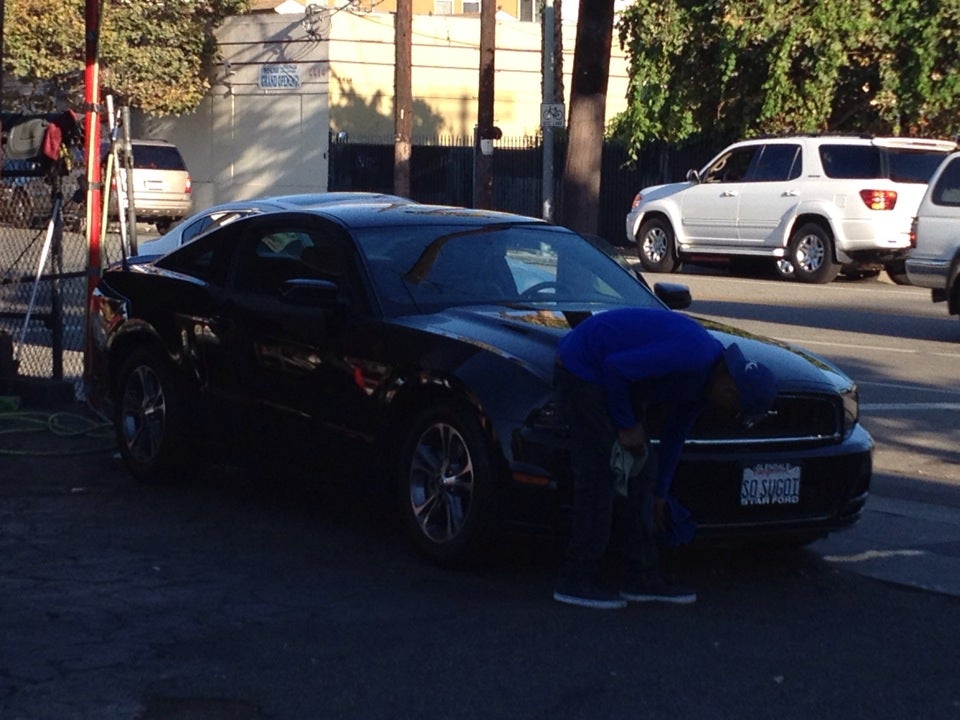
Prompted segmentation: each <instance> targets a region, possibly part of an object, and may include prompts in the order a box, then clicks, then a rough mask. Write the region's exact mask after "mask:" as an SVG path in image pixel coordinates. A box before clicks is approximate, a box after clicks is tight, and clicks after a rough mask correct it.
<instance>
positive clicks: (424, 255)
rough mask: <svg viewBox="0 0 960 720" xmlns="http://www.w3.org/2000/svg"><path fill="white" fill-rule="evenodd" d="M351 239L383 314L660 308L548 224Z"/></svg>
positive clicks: (597, 254) (394, 230) (611, 264)
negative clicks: (488, 307)
mask: <svg viewBox="0 0 960 720" xmlns="http://www.w3.org/2000/svg"><path fill="white" fill-rule="evenodd" d="M356 238H357V240H358V242H359V244H360V246H361V248H362V250H363V252H364V254H365V255H366V258H367V262H368V265H369V268H370V271H371V274H372V277H373V282H374V285H375V286H376V292H377V295H378V297H379V299H380V303H381V306H382V307H383V309H384V312H386V313H387V314H388V315H403V314H410V313H416V312H433V311H436V310H440V309H443V308H447V307H451V306H457V305H473V304H498V305H513V306H529V305H531V304H537V305H556V304H564V305H570V304H576V305H590V306H595V305H640V306H645V307H661V305H660V302H659V300H657V299H656V298H655V297H654V296H653V294H652V293H650V292H649V291H648V290H647V288H646V287H645V286H644V285H643V284H642V283H641V282H640V281H639V280H638V279H637V277H636V276H635V275H634V274H633V273H631V272H630V271H629V269H628V268H627V267H626V266H625V265H623V264H621V263H620V262H618V261H617V260H616V259H615V257H614V256H613V255H611V254H607V253H605V252H604V251H602V250H601V249H600V248H599V247H597V246H596V245H594V244H592V243H591V242H589V241H587V240H585V239H584V238H582V237H580V236H579V235H576V234H574V233H572V232H569V231H567V230H564V229H562V228H558V227H555V226H551V225H540V224H533V223H531V224H529V225H528V224H510V225H492V226H485V227H467V228H464V227H462V226H432V227H427V228H424V227H422V226H421V227H376V228H365V229H363V230H360V231H358V232H357V233H356Z"/></svg>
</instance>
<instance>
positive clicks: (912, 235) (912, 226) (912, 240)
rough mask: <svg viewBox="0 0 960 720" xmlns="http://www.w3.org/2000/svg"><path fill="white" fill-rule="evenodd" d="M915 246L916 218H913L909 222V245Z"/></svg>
mask: <svg viewBox="0 0 960 720" xmlns="http://www.w3.org/2000/svg"><path fill="white" fill-rule="evenodd" d="M916 246H917V218H914V219H913V222H912V223H910V247H912V248H915V247H916Z"/></svg>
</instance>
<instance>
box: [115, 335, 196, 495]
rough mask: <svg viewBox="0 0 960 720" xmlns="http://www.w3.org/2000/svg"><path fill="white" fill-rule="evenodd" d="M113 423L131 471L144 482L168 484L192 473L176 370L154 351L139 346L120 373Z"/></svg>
mask: <svg viewBox="0 0 960 720" xmlns="http://www.w3.org/2000/svg"><path fill="white" fill-rule="evenodd" d="M119 380H120V381H119V383H118V386H117V397H116V403H115V410H114V412H115V417H114V423H115V427H116V432H117V442H118V443H119V445H120V454H121V455H122V457H123V459H124V462H125V463H126V465H127V468H128V469H129V470H130V472H131V474H133V476H134V477H135V478H137V479H138V480H140V481H141V482H145V483H168V482H175V481H178V480H182V479H184V478H185V477H186V476H187V474H188V468H187V467H186V465H187V463H189V462H193V460H188V457H189V456H188V453H187V446H188V416H187V414H185V413H184V412H183V409H182V405H181V398H180V397H179V395H178V392H177V389H176V382H175V380H174V377H173V373H172V371H171V369H170V367H169V365H168V364H167V362H166V361H164V360H163V359H161V358H160V357H158V356H157V355H156V354H155V353H153V352H150V351H147V350H137V351H136V352H134V353H133V354H132V355H131V356H130V357H129V358H128V359H127V361H126V362H125V363H124V365H123V369H122V370H121V371H120V378H119Z"/></svg>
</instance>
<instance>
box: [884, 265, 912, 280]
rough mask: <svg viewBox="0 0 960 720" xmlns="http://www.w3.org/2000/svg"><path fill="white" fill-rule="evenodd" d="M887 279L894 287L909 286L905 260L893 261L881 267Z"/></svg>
mask: <svg viewBox="0 0 960 720" xmlns="http://www.w3.org/2000/svg"><path fill="white" fill-rule="evenodd" d="M883 269H884V272H886V273H887V277H889V278H890V280H892V281H893V284H894V285H909V284H910V278H908V277H907V263H906V261H905V260H894V261H892V262H888V263H885V264H884V266H883Z"/></svg>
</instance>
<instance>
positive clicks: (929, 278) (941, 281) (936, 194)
mask: <svg viewBox="0 0 960 720" xmlns="http://www.w3.org/2000/svg"><path fill="white" fill-rule="evenodd" d="M913 241H914V246H913V248H912V249H911V250H910V254H909V255H908V256H907V260H906V269H907V278H908V280H909V281H910V284H911V285H917V286H919V287H926V288H930V289H931V296H932V299H933V302H946V303H947V310H948V311H949V313H950V314H951V315H960V152H955V153H951V154H950V155H948V156H947V157H946V159H945V160H944V161H943V162H942V163H941V164H940V166H939V167H938V168H937V170H936V171H935V172H934V174H933V176H932V177H931V178H930V184H929V186H928V187H927V192H926V194H925V195H924V196H923V200H921V201H920V207H919V209H918V210H917V216H916V218H915V219H914V221H913Z"/></svg>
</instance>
